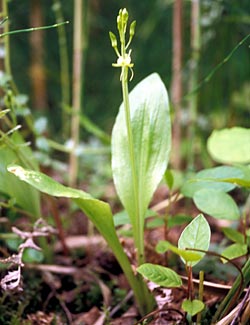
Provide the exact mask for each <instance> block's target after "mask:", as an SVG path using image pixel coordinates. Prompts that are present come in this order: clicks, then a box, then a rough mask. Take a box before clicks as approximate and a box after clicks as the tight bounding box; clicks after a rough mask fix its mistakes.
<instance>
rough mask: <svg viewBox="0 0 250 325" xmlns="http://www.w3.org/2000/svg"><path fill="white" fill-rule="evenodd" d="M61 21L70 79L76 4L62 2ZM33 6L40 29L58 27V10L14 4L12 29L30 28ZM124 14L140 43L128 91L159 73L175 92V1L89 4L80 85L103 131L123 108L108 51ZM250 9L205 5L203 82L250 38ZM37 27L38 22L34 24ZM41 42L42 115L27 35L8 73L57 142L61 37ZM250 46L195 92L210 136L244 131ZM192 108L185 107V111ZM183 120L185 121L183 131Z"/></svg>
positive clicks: (186, 56)
mask: <svg viewBox="0 0 250 325" xmlns="http://www.w3.org/2000/svg"><path fill="white" fill-rule="evenodd" d="M60 2H61V6H62V11H63V16H64V19H65V20H69V21H70V24H69V25H67V26H66V32H67V41H68V55H69V62H70V69H71V71H72V68H71V66H72V64H71V62H72V50H71V49H72V39H73V34H72V33H73V5H74V1H64V0H61V1H60ZM32 3H36V5H37V6H39V8H40V10H41V15H42V19H43V24H46V25H47V24H53V23H54V22H55V12H54V11H53V2H52V1H48V0H44V1H38V0H36V1H28V0H23V1H21V2H20V1H17V0H12V1H9V17H10V22H11V24H10V28H11V29H20V28H25V27H26V28H27V27H28V26H31V25H30V21H31V18H32V16H33V15H34V12H32V9H33V10H34V7H35V6H34V4H32ZM123 6H126V7H127V9H128V11H129V12H130V17H132V18H133V19H136V20H137V31H136V40H135V42H134V47H133V60H134V62H135V69H134V71H135V78H134V80H133V81H132V82H131V88H132V87H133V85H135V84H136V83H137V82H138V81H140V80H141V79H142V78H143V77H145V76H146V75H148V74H149V73H152V72H153V71H156V72H158V73H159V74H160V75H161V77H162V79H163V81H164V82H165V84H166V86H167V88H168V89H170V86H171V77H172V74H171V64H172V56H173V53H172V12H173V1H171V0H157V1H152V0H144V1H137V2H135V1H129V0H127V1H112V0H109V1H99V0H93V1H85V9H86V10H87V11H88V12H87V40H86V55H85V71H84V73H85V82H84V85H83V88H84V89H83V93H84V96H83V98H84V99H83V110H84V112H85V114H87V116H88V117H90V118H91V120H93V121H94V122H95V123H97V124H98V125H99V126H101V127H102V128H104V129H105V130H107V131H108V132H109V131H110V129H111V126H112V125H113V122H114V117H115V114H116V112H117V108H118V106H119V104H120V101H121V94H120V88H119V83H118V82H117V79H118V75H119V72H118V71H116V70H114V69H112V68H111V63H112V62H113V61H114V60H115V57H114V54H113V51H112V48H111V47H110V42H109V37H108V31H109V30H113V29H114V27H115V26H114V24H115V21H114V13H116V12H117V11H118V10H119V8H121V7H123ZM249 17H250V5H249V1H248V0H242V1H240V2H239V1H237V0H215V1H213V0H211V1H210V0H208V1H207V0H203V1H201V38H202V44H201V52H200V63H199V80H202V79H203V78H204V77H205V76H207V74H208V73H209V72H210V71H211V70H212V69H213V67H215V66H216V65H217V64H218V63H219V62H221V61H222V60H223V59H224V58H225V57H226V56H227V54H228V53H229V52H230V51H231V50H232V49H233V48H234V47H235V46H236V45H237V44H238V43H239V42H240V41H241V40H242V39H243V38H244V37H245V36H246V35H247V34H248V33H250V18H249ZM33 20H34V18H33ZM43 35H44V40H43V42H44V49H43V54H42V62H41V63H42V66H43V69H44V75H45V78H46V81H45V84H46V101H44V107H34V105H32V100H33V102H34V98H33V95H32V80H31V70H30V63H31V60H34V61H35V60H36V58H35V57H34V55H36V53H35V52H34V50H33V51H32V49H31V46H30V38H31V35H30V34H19V35H13V36H12V37H11V39H10V41H11V65H12V71H13V73H14V79H15V81H16V83H17V85H18V88H19V90H20V92H21V93H25V94H28V95H29V97H30V99H31V101H30V102H29V103H30V106H31V109H32V113H33V114H34V115H36V114H39V112H38V108H40V110H41V109H42V110H43V114H44V113H46V114H47V116H48V118H49V121H50V132H52V134H53V135H55V134H57V135H58V134H60V129H61V127H62V125H61V124H60V121H61V119H60V116H61V91H60V66H59V50H58V34H57V30H56V29H54V30H48V31H45V32H44V33H43ZM248 43H249V42H246V43H245V44H243V45H242V46H241V47H240V48H239V49H238V50H237V52H235V53H234V55H233V56H232V57H231V59H230V61H229V62H228V63H227V65H226V66H223V68H221V69H220V70H219V71H218V72H217V73H216V74H215V75H214V76H213V79H212V80H211V81H210V82H209V83H207V84H205V85H204V86H203V87H202V88H201V89H200V91H199V92H198V96H199V98H198V107H199V108H198V110H199V114H200V120H199V121H200V127H201V129H202V131H203V132H204V131H205V134H208V133H210V131H211V129H213V128H214V127H216V128H221V127H226V126H231V125H233V124H234V125H235V124H238V125H242V126H247V124H248V122H249V121H248V119H247V117H249V93H250V86H249V69H250V62H249V47H248V46H249V45H248ZM190 56H191V49H190V1H184V2H183V68H182V73H183V83H184V94H185V93H187V92H188V90H187V81H188V79H189V76H190V71H189V63H190ZM186 107H187V102H186V101H183V109H185V108H186ZM185 116H186V114H183V119H184V123H185Z"/></svg>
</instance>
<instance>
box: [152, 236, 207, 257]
mask: <svg viewBox="0 0 250 325" xmlns="http://www.w3.org/2000/svg"><path fill="white" fill-rule="evenodd" d="M168 250H171V251H172V252H173V253H175V254H177V255H179V256H180V257H182V258H183V259H184V260H185V261H186V262H195V261H199V260H200V259H201V255H200V254H199V253H197V252H192V251H187V250H185V249H179V248H177V247H176V246H174V245H172V244H170V243H169V242H168V241H166V240H164V241H163V240H160V241H159V243H158V244H157V246H156V252H157V253H160V254H163V253H165V252H166V251H168Z"/></svg>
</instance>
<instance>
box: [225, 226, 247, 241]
mask: <svg viewBox="0 0 250 325" xmlns="http://www.w3.org/2000/svg"><path fill="white" fill-rule="evenodd" d="M222 231H223V233H224V235H225V236H226V237H227V238H229V239H230V240H232V241H234V242H236V243H238V244H244V242H245V239H244V235H243V234H242V233H240V232H239V231H237V230H235V229H232V228H222Z"/></svg>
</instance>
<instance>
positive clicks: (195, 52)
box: [187, 0, 201, 171]
mask: <svg viewBox="0 0 250 325" xmlns="http://www.w3.org/2000/svg"><path fill="white" fill-rule="evenodd" d="M191 6H192V7H191V48H192V53H191V60H190V65H191V68H190V79H189V90H190V91H192V89H195V88H196V87H197V84H198V72H199V67H198V66H199V61H200V47H201V44H200V43H201V36H200V2H199V0H192V2H191ZM197 106H198V93H194V94H193V95H192V96H191V98H190V103H189V111H190V113H189V114H190V122H189V128H188V142H189V143H190V145H189V146H188V152H187V160H188V169H189V170H191V171H192V170H194V153H195V145H196V141H195V139H196V138H195V134H196V125H195V123H196V120H197Z"/></svg>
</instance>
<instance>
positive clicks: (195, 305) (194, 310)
mask: <svg viewBox="0 0 250 325" xmlns="http://www.w3.org/2000/svg"><path fill="white" fill-rule="evenodd" d="M204 307H205V305H204V303H203V302H202V301H201V300H197V299H194V300H188V299H187V300H184V301H183V303H182V305H181V308H182V309H183V310H184V311H186V312H187V313H188V314H189V315H191V316H194V315H197V314H198V313H199V312H201V311H202V310H203V309H204Z"/></svg>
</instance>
